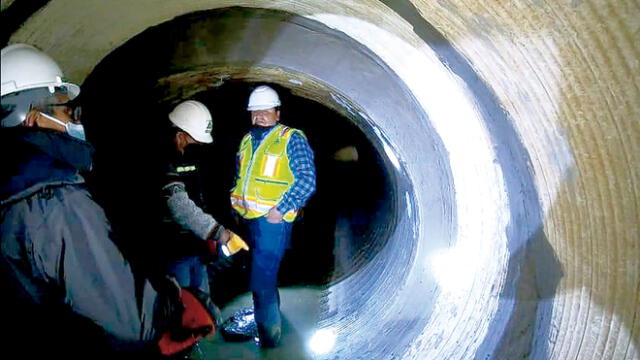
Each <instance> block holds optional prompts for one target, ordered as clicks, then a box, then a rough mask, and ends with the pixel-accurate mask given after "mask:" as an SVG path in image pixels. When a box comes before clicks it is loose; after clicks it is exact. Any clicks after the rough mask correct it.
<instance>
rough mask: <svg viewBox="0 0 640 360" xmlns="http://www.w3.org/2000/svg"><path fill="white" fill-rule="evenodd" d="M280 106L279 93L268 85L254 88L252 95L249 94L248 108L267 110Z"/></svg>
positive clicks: (251, 109) (250, 109)
mask: <svg viewBox="0 0 640 360" xmlns="http://www.w3.org/2000/svg"><path fill="white" fill-rule="evenodd" d="M278 106H280V98H279V97H278V93H277V92H276V91H275V90H273V89H272V88H270V87H268V86H266V85H261V86H258V87H257V88H256V89H255V90H253V92H251V95H249V105H248V106H247V110H249V111H257V110H267V109H273V108H275V107H278Z"/></svg>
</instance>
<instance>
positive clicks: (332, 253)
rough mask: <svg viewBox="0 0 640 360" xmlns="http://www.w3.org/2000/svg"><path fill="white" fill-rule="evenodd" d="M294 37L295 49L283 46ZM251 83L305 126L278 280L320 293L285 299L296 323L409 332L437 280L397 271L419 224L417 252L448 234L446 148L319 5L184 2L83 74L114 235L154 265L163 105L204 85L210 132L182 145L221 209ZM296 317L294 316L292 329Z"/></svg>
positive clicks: (225, 296) (234, 280) (400, 335)
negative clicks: (318, 14)
mask: <svg viewBox="0 0 640 360" xmlns="http://www.w3.org/2000/svg"><path fill="white" fill-rule="evenodd" d="M258 45H259V46H258ZM292 46H293V48H295V49H296V51H290V50H287V49H291V48H292ZM307 52H313V53H314V54H315V55H317V56H313V55H312V54H309V53H307ZM259 83H267V84H270V85H272V86H274V87H275V88H276V89H277V90H278V91H279V93H280V96H281V97H282V98H283V107H282V122H283V123H284V124H286V125H290V126H293V127H297V128H300V129H301V130H303V131H305V133H306V135H307V137H308V139H309V141H310V143H311V146H312V148H313V149H314V151H315V155H316V166H317V167H318V169H317V173H318V189H317V193H316V194H315V195H314V197H313V198H312V199H311V200H310V202H309V204H308V206H307V208H306V209H305V214H304V216H303V217H302V219H301V220H300V222H299V224H297V225H296V226H295V229H294V234H293V249H292V250H291V251H290V252H289V254H287V255H286V256H285V262H284V263H283V266H282V269H281V276H280V278H281V285H282V286H294V285H304V287H306V288H309V289H311V288H313V291H315V293H314V294H315V295H314V296H316V297H319V299H317V301H316V302H313V301H311V302H309V303H310V304H311V303H313V304H312V305H313V307H314V308H316V309H314V310H315V311H316V313H315V314H310V313H305V311H307V310H309V309H302V310H300V309H298V310H296V312H299V313H301V314H303V316H302V317H305V318H309V319H310V321H311V322H315V323H312V324H310V323H309V322H306V324H305V325H304V326H303V327H302V328H305V326H307V325H309V326H310V327H320V328H332V327H335V329H338V330H339V331H342V332H345V333H353V332H352V331H350V330H349V329H354V330H355V329H362V328H363V327H366V328H367V329H370V331H374V332H375V331H382V329H383V328H384V331H389V332H393V333H394V337H395V338H396V339H397V340H398V341H396V342H395V343H396V346H397V347H398V348H401V347H404V346H406V345H407V343H408V342H410V339H411V338H412V336H414V335H415V334H416V333H417V332H419V331H420V326H421V325H420V324H421V323H422V322H423V321H425V320H426V319H428V318H429V317H430V315H431V312H432V307H433V303H432V299H433V296H434V295H435V294H436V286H437V283H436V282H435V280H434V279H433V278H432V277H431V275H430V274H429V273H426V274H423V275H421V276H420V278H419V279H417V278H413V277H407V273H408V271H409V270H410V268H411V267H412V266H413V265H412V264H413V263H412V261H413V258H414V256H415V255H416V248H417V247H418V246H419V244H418V237H419V236H420V235H419V234H420V231H419V228H420V226H425V227H427V228H428V229H429V231H430V235H431V236H432V238H431V239H430V241H429V242H428V243H425V244H424V245H422V246H423V247H425V248H426V249H427V252H429V251H431V250H432V249H436V248H438V247H439V246H443V245H446V243H447V241H448V240H447V239H448V236H449V235H450V233H449V232H450V231H451V229H450V227H449V226H448V225H447V224H448V223H449V222H450V221H451V215H450V214H451V209H452V208H453V207H454V206H453V205H452V203H453V201H452V199H451V191H450V190H451V187H450V184H449V182H450V179H449V178H448V173H447V166H446V164H447V161H446V152H444V151H443V150H442V144H440V143H439V140H438V137H437V135H436V134H435V132H434V131H433V129H431V128H430V127H429V125H428V122H426V121H425V120H426V119H425V114H424V113H423V112H422V110H421V109H420V107H419V106H418V105H417V104H416V102H415V98H413V97H412V95H411V93H410V92H408V91H407V89H406V88H405V87H404V86H403V85H402V82H401V81H400V80H399V79H398V78H397V77H396V75H395V73H394V72H393V71H391V70H390V69H389V68H387V67H385V65H384V64H383V63H382V62H380V61H379V59H378V58H377V57H375V55H374V54H372V53H371V52H370V51H368V50H367V49H366V48H364V47H363V46H361V45H359V44H358V43H357V42H354V41H352V40H351V39H349V38H348V37H346V36H345V35H344V34H342V33H339V32H336V31H333V30H331V29H329V28H327V27H324V26H322V25H321V24H318V23H316V22H314V21H311V20H308V19H304V18H300V17H297V16H292V15H291V14H288V13H283V12H277V11H269V10H261V9H244V8H242V9H239V8H234V9H222V10H215V11H206V12H202V13H194V14H189V15H185V16H183V17H179V18H176V19H174V20H172V21H169V22H167V23H164V24H161V25H158V26H156V27H152V28H149V29H147V30H145V31H144V32H143V33H141V34H139V35H137V36H136V37H134V38H132V39H131V40H129V41H128V42H126V43H125V44H123V45H122V46H120V47H119V48H117V49H116V50H115V51H113V52H112V53H110V54H109V55H108V56H107V57H105V58H104V59H103V60H102V61H101V63H100V64H98V66H96V67H95V69H94V71H93V72H92V73H91V74H90V76H89V77H88V78H87V79H86V80H85V82H84V83H83V95H82V96H83V97H84V100H83V102H84V103H85V110H84V114H83V118H85V119H87V121H88V122H87V124H86V127H87V137H88V139H89V141H91V142H92V143H93V144H94V145H95V146H96V148H97V153H96V166H95V171H94V173H93V175H94V177H93V179H92V180H93V181H92V184H93V187H94V193H95V194H96V196H97V198H98V200H99V202H100V203H101V204H102V205H103V206H104V207H105V209H106V210H107V213H108V217H109V218H110V219H111V220H112V222H113V224H114V227H115V230H116V231H115V232H116V233H117V234H122V236H121V237H120V238H119V239H117V242H118V244H119V246H120V247H121V249H122V250H123V252H124V253H125V255H127V256H128V257H129V258H130V259H131V261H132V265H133V267H134V269H135V268H138V269H140V270H141V271H143V272H144V271H153V270H154V269H149V267H150V264H153V261H152V260H153V258H154V254H155V252H156V248H157V247H159V244H160V243H159V241H160V239H162V238H163V237H165V234H162V233H161V232H159V231H158V226H157V225H158V219H159V218H160V217H161V209H162V207H163V206H162V204H161V197H160V196H158V189H160V188H161V186H162V184H161V183H160V182H159V180H160V179H162V178H163V173H162V171H163V169H164V167H163V163H164V157H163V152H164V151H166V146H167V144H166V139H167V132H168V130H169V125H170V123H169V121H168V120H167V114H168V113H169V111H170V110H171V109H172V108H173V107H174V106H175V105H176V104H177V103H179V102H180V101H182V100H186V99H196V100H200V101H202V102H203V103H204V104H205V105H207V106H209V107H210V109H211V110H212V112H213V116H214V119H215V120H214V121H215V123H214V144H213V145H211V146H206V147H202V148H199V149H198V150H196V151H193V152H191V154H189V156H191V155H193V156H195V157H197V158H199V159H200V160H204V161H200V163H201V164H202V165H201V171H202V173H203V176H204V177H205V178H206V180H205V181H206V182H210V184H207V185H206V186H205V191H206V192H207V194H206V195H207V196H206V198H208V200H207V201H208V203H209V204H210V205H211V208H210V212H211V213H212V214H213V215H214V216H216V217H217V218H218V219H220V220H221V221H222V222H223V223H224V224H231V219H230V211H229V208H228V206H229V205H228V191H229V189H230V188H231V183H232V181H233V175H234V172H235V171H234V168H235V164H234V162H235V160H234V156H235V151H236V149H237V146H238V143H239V141H240V139H241V137H242V135H243V134H244V133H245V132H246V131H247V129H248V128H249V118H248V114H247V112H246V111H245V110H244V109H245V107H246V101H247V99H248V96H249V93H250V91H251V89H252V88H253V87H254V86H255V85H257V84H259ZM352 98H358V99H359V100H358V101H352V100H351V99H352ZM405 122H408V124H405ZM396 124H402V126H396ZM396 132H397V133H396ZM403 133H406V134H405V135H402V134H403ZM417 134H419V136H416V135H417ZM399 139H401V141H402V142H403V143H402V146H403V147H404V148H405V149H414V150H412V151H413V153H414V154H419V156H420V163H419V165H420V166H419V168H420V169H422V168H427V169H434V171H433V173H432V174H431V175H430V176H429V177H428V179H426V180H424V181H421V185H422V186H423V187H424V189H426V191H425V192H423V193H422V195H421V196H425V194H426V196H427V199H428V200H427V201H429V202H430V204H431V206H430V207H429V208H426V209H423V210H421V211H420V209H418V208H417V205H416V201H417V200H416V196H417V195H420V194H418V193H416V192H414V191H413V184H412V179H411V177H410V176H409V174H408V173H407V171H408V169H407V168H406V167H405V164H404V161H403V160H402V159H401V157H400V154H398V153H397V145H398V144H397V141H398V140H399ZM356 154H357V155H356ZM443 157H444V158H443ZM356 158H357V161H355V160H356ZM415 170H416V171H419V169H417V168H416V169H415ZM414 175H415V174H414ZM442 207H444V209H442ZM422 213H424V214H422ZM425 214H426V215H425ZM421 219H426V220H425V221H424V222H421ZM230 226H232V225H230ZM236 270H237V271H236V272H235V273H234V274H232V275H229V274H226V275H228V276H224V277H221V279H214V283H215V282H216V280H218V282H217V284H214V285H213V286H214V288H216V287H218V288H221V289H222V291H220V292H217V294H215V295H214V296H217V298H215V300H216V301H217V302H218V303H219V304H224V303H226V302H227V301H231V299H233V297H234V296H236V295H238V294H239V293H241V292H243V291H246V287H245V286H244V284H243V283H242V280H241V279H242V278H243V277H244V278H246V277H245V275H243V273H242V272H243V270H242V269H241V268H240V269H236ZM413 281H418V282H419V284H420V287H421V289H422V290H423V291H420V294H421V295H420V296H419V297H415V296H406V295H407V294H405V295H396V296H395V297H394V296H391V297H390V296H389V294H397V293H398V292H403V291H406V290H407V289H408V288H407V287H405V286H404V284H406V283H407V282H413ZM214 291H215V290H214ZM290 294H291V297H293V298H296V297H298V296H299V294H300V292H294V293H290ZM397 299H402V300H403V301H408V302H411V303H412V305H411V306H410V307H408V308H406V309H415V308H420V309H422V310H421V312H420V314H418V316H417V317H416V318H414V319H413V320H412V321H410V322H398V321H395V320H393V319H392V317H395V315H393V310H392V309H393V308H394V306H399V307H401V308H402V309H405V308H404V306H403V305H402V304H401V302H397V301H396V300H397ZM283 303H284V302H283ZM376 309H384V311H383V312H382V313H380V312H379V311H376ZM402 309H400V311H404V310H402ZM299 310H300V311H299ZM289 315H290V314H285V317H287V316H289ZM412 316H413V315H412ZM372 319H375V320H373V322H372ZM295 321H297V319H293V320H292V321H291V322H292V323H293V322H295ZM299 324H300V323H297V324H296V325H295V326H292V327H291V328H295V329H296V331H297V330H300V329H301V327H299V326H298V325H299ZM305 329H306V328H305ZM304 331H307V330H304ZM336 331H337V330H336ZM359 334H360V335H359V336H365V335H364V333H363V332H359ZM311 335H312V333H308V332H307V333H304V334H301V338H304V337H310V336H311ZM354 341H355V342H357V341H358V340H357V339H350V340H349V341H343V342H341V343H340V345H339V346H336V348H335V349H334V350H335V351H341V352H342V353H343V354H347V353H352V352H357V351H358V350H357V349H355V348H351V347H350V346H349V344H350V343H352V342H354ZM377 346H385V345H384V343H379V344H377V345H376V348H371V349H369V350H367V351H366V352H368V353H369V352H370V353H372V354H373V353H378V352H379V351H382V350H381V349H378V348H377ZM345 356H346V355H345Z"/></svg>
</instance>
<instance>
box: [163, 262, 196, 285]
mask: <svg viewBox="0 0 640 360" xmlns="http://www.w3.org/2000/svg"><path fill="white" fill-rule="evenodd" d="M192 264H193V258H192V257H190V256H185V257H181V258H179V259H176V260H173V261H172V262H171V263H170V264H169V269H168V271H167V272H168V274H169V275H171V276H173V277H174V278H175V279H176V281H177V282H178V284H180V286H182V287H190V286H191V267H192V266H193V265H192Z"/></svg>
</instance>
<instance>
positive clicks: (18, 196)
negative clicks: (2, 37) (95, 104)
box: [0, 44, 213, 358]
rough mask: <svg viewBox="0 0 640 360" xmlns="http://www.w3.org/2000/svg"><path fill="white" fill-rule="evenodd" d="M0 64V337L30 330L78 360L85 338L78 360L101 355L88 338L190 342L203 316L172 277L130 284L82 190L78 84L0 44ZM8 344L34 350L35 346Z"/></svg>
mask: <svg viewBox="0 0 640 360" xmlns="http://www.w3.org/2000/svg"><path fill="white" fill-rule="evenodd" d="M1 68H2V95H1V98H2V113H1V117H0V125H1V127H2V128H1V129H0V137H1V138H0V147H1V149H0V151H2V154H3V160H2V162H3V166H2V167H3V170H2V172H0V250H1V251H0V276H1V279H0V280H2V284H3V285H4V291H3V298H4V299H3V300H4V301H3V303H4V304H8V305H5V306H9V307H6V308H5V309H7V310H8V311H6V312H7V313H8V316H5V317H3V322H2V324H3V325H2V326H3V327H4V330H5V331H3V333H5V334H7V333H9V334H10V336H9V339H11V341H6V340H7V339H6V338H5V343H8V344H11V345H12V347H13V348H14V349H16V347H17V346H20V345H27V344H26V342H29V340H25V339H29V338H30V335H35V336H38V340H37V341H36V342H38V343H39V344H38V347H40V349H42V347H41V346H42V345H44V346H45V349H42V351H43V352H45V353H47V354H48V355H51V354H52V352H53V353H55V352H56V351H60V350H61V349H64V350H63V351H64V354H63V356H64V357H65V358H70V357H73V356H77V355H79V354H74V353H73V351H74V349H77V348H78V347H81V348H82V347H87V346H89V344H86V343H84V341H88V340H89V339H90V340H91V341H94V340H95V341H96V342H95V343H92V344H91V345H90V346H91V347H92V354H91V355H87V354H86V353H85V356H84V357H91V358H94V357H95V356H96V355H101V353H100V351H101V350H98V349H97V348H95V347H94V346H96V345H97V344H99V345H103V346H104V348H103V350H104V349H117V350H122V349H127V350H131V349H137V350H140V351H145V352H147V351H150V352H153V353H162V354H172V353H175V352H178V351H181V350H184V349H187V348H188V347H190V346H191V345H193V344H194V343H195V341H196V340H197V339H199V338H201V337H202V336H203V335H204V334H207V333H209V332H210V331H211V330H212V328H213V322H212V319H211V316H210V315H209V314H208V313H206V311H204V307H203V306H202V304H201V303H200V302H198V301H193V300H194V299H193V296H192V295H191V293H190V292H188V291H184V290H181V289H180V288H179V287H178V286H177V284H175V282H172V281H170V280H166V279H165V280H163V281H158V282H157V285H156V288H154V287H153V286H151V284H150V282H149V281H147V280H142V281H137V279H134V276H133V274H132V272H131V268H130V266H129V264H128V263H127V261H126V260H125V259H124V258H123V256H122V254H121V253H120V251H119V250H118V248H117V247H116V246H115V245H114V243H113V242H112V241H111V234H110V231H111V229H110V226H109V223H108V221H107V219H106V217H105V214H104V211H103V210H102V208H101V207H100V206H99V205H98V204H96V203H95V202H94V201H93V200H92V198H91V195H90V194H89V193H88V191H87V190H86V188H85V186H84V179H83V177H82V175H81V173H82V172H86V171H89V170H90V169H91V164H92V153H93V148H92V146H91V145H90V144H89V143H88V142H86V141H85V139H84V131H83V128H82V125H81V124H80V123H79V121H78V120H79V119H78V116H77V115H78V112H77V111H76V106H75V104H74V103H73V100H74V98H75V97H76V96H77V95H78V93H79V92H80V88H79V87H78V86H77V85H74V84H71V83H67V82H64V81H63V80H62V79H63V75H62V72H61V70H60V68H59V67H58V65H57V64H56V63H55V62H54V61H53V59H51V58H50V57H49V56H48V55H46V54H45V53H43V52H41V51H39V50H37V49H36V48H34V47H32V46H29V45H24V44H15V45H11V46H8V47H6V48H4V49H2V66H1ZM194 309H195V310H194ZM185 317H190V319H186V318H185ZM186 320H195V326H191V325H188V326H186V325H185V324H186V322H187V321H186ZM62 322H64V323H62ZM63 329H64V330H65V331H61V330H63ZM94 335H95V336H94ZM98 339H99V340H98ZM47 345H48V346H49V347H47ZM16 350H17V351H20V352H23V351H26V353H30V354H31V355H34V354H33V351H36V350H38V348H37V347H33V346H31V347H29V348H23V349H21V348H19V347H18V348H17V349H16ZM158 350H159V351H158ZM26 353H25V355H26ZM80 353H81V352H80ZM70 354H73V356H70Z"/></svg>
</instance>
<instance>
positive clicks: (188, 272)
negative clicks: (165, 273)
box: [169, 256, 209, 294]
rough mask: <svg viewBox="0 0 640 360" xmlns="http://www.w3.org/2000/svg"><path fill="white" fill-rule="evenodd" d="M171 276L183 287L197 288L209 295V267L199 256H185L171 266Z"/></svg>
mask: <svg viewBox="0 0 640 360" xmlns="http://www.w3.org/2000/svg"><path fill="white" fill-rule="evenodd" d="M169 274H171V275H173V276H174V277H175V278H176V280H177V281H178V284H180V286H182V287H190V288H196V289H198V290H200V291H202V292H204V293H206V294H209V276H208V275H207V266H206V265H205V264H204V263H203V262H202V260H201V259H200V257H199V256H185V257H182V258H180V259H178V260H176V261H174V262H173V263H171V265H169Z"/></svg>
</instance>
